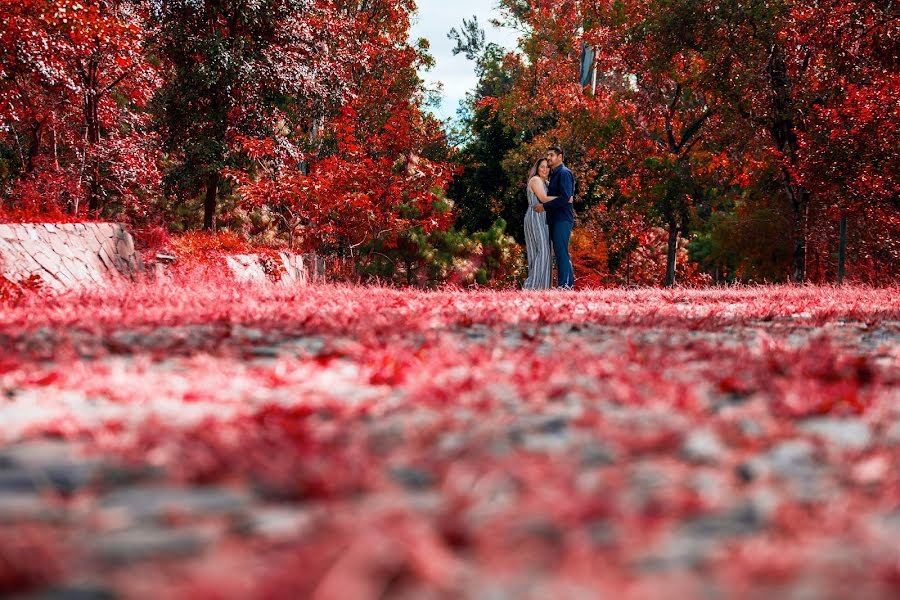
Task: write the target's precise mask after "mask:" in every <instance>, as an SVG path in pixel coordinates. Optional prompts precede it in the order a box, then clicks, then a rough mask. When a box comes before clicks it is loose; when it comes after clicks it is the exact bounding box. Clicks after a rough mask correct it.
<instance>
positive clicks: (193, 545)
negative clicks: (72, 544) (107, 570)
mask: <svg viewBox="0 0 900 600" xmlns="http://www.w3.org/2000/svg"><path fill="white" fill-rule="evenodd" d="M213 537H214V536H212V535H211V534H210V532H209V531H207V530H204V529H199V528H191V529H163V528H155V527H140V528H135V529H125V530H122V531H115V532H111V533H104V534H102V535H99V536H97V537H96V538H94V539H93V540H92V541H91V543H90V547H91V552H92V554H93V555H94V556H95V557H96V558H97V559H98V560H100V561H102V562H105V563H108V564H128V563H133V562H138V561H142V560H146V559H148V558H165V557H172V558H177V557H184V556H190V555H193V554H197V553H199V552H201V551H202V550H203V549H204V548H205V547H206V545H207V544H208V543H209V542H211V541H212V539H213Z"/></svg>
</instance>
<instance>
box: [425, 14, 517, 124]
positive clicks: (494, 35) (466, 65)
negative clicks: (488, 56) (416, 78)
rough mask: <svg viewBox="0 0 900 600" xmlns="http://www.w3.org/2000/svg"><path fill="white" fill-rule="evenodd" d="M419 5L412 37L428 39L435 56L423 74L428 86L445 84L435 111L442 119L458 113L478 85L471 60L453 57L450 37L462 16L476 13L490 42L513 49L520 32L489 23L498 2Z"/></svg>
mask: <svg viewBox="0 0 900 600" xmlns="http://www.w3.org/2000/svg"><path fill="white" fill-rule="evenodd" d="M417 4H418V5H419V14H418V16H417V18H415V19H414V20H413V27H412V31H411V32H410V37H411V38H412V39H414V40H415V39H418V38H425V39H427V40H428V42H429V44H430V46H431V50H430V52H431V55H432V56H433V57H434V59H435V67H434V69H432V70H431V71H429V72H427V73H421V75H422V77H423V79H425V81H426V82H427V83H428V84H429V85H432V84H434V83H435V82H441V83H443V85H444V90H443V102H442V104H441V107H440V108H439V109H437V110H436V111H435V114H437V116H439V117H441V118H447V117H451V116H453V115H455V114H456V108H457V106H458V105H459V101H460V100H462V99H463V98H464V97H465V95H466V92H467V91H470V90H472V89H474V88H475V85H476V84H477V82H478V80H477V79H476V77H475V65H474V64H473V63H472V62H471V61H469V60H466V57H465V56H463V55H458V56H453V46H454V43H453V42H452V41H450V40H449V39H448V38H447V34H448V33H449V32H450V29H451V28H453V27H456V28H459V27H460V25H462V20H463V18H466V19H469V18H471V17H472V16H473V15H477V16H478V21H479V23H480V24H481V26H482V27H484V29H485V33H486V37H487V41H488V42H494V43H496V44H499V45H501V46H503V47H505V48H507V49H510V50H511V49H513V48H514V47H515V45H516V38H517V37H518V34H517V33H516V32H515V31H512V30H509V29H499V28H496V27H493V26H492V25H491V24H490V20H491V18H493V17H496V16H499V14H498V11H497V10H496V8H495V7H496V3H495V2H492V1H490V0H419V2H418V3H417Z"/></svg>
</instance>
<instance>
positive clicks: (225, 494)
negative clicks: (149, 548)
mask: <svg viewBox="0 0 900 600" xmlns="http://www.w3.org/2000/svg"><path fill="white" fill-rule="evenodd" d="M246 502H247V498H245V497H244V496H242V495H239V494H237V493H235V492H232V491H230V490H227V489H224V488H213V487H195V488H179V487H169V486H155V485H143V486H137V487H132V488H127V489H122V490H118V491H115V492H112V493H110V494H107V495H106V496H104V497H102V498H101V499H100V509H101V511H103V512H107V513H113V514H117V515H121V516H124V517H126V519H127V520H128V521H150V520H157V521H160V520H165V518H166V517H167V516H169V515H172V514H179V515H187V514H190V515H200V516H205V515H215V514H228V513H235V512H236V511H238V510H240V509H241V508H242V507H243V506H244V505H245V504H246Z"/></svg>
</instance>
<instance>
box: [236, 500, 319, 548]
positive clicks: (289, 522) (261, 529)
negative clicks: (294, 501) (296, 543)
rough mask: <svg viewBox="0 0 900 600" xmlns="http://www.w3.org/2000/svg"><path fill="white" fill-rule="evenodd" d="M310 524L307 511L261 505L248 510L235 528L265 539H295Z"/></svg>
mask: <svg viewBox="0 0 900 600" xmlns="http://www.w3.org/2000/svg"><path fill="white" fill-rule="evenodd" d="M311 524H312V517H311V516H310V513H309V511H307V510H304V509H299V508H288V507H262V508H253V509H251V510H249V511H248V512H247V513H246V514H245V515H244V517H243V519H242V521H241V523H240V524H239V525H238V526H237V530H238V531H239V532H240V533H242V534H244V535H254V536H259V537H263V538H265V539H267V540H290V539H296V538H297V537H298V536H299V535H301V534H302V533H303V532H304V531H306V530H307V529H308V528H309V527H310V526H311Z"/></svg>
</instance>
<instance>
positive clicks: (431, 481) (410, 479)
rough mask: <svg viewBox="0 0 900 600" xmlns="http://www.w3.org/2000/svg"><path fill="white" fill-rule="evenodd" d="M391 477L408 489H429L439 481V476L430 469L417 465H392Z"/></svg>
mask: <svg viewBox="0 0 900 600" xmlns="http://www.w3.org/2000/svg"><path fill="white" fill-rule="evenodd" d="M390 476H391V479H393V480H394V481H396V482H397V483H399V484H400V485H402V486H403V487H405V488H406V489H408V490H412V491H422V490H427V489H429V488H430V487H432V486H434V485H435V484H436V483H437V477H435V475H434V474H433V473H431V472H430V471H426V470H425V469H420V468H417V467H392V468H391V469H390Z"/></svg>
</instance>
